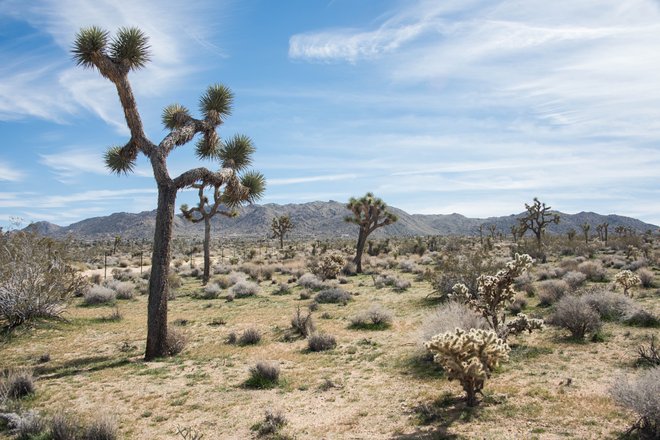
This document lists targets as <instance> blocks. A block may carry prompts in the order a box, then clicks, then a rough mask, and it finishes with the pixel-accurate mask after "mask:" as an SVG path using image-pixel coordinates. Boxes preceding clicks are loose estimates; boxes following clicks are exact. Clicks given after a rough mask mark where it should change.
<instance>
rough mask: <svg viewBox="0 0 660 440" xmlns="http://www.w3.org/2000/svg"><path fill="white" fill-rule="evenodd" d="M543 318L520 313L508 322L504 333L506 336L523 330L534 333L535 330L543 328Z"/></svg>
mask: <svg viewBox="0 0 660 440" xmlns="http://www.w3.org/2000/svg"><path fill="white" fill-rule="evenodd" d="M543 324H544V322H543V320H542V319H536V318H529V317H528V316H527V315H525V314H524V313H518V314H517V315H516V316H515V317H514V318H513V319H511V320H510V321H508V322H507V323H506V327H505V328H504V330H503V331H502V335H501V336H503V337H504V338H506V337H507V336H509V335H518V334H520V333H523V332H528V333H532V331H534V330H542V329H543Z"/></svg>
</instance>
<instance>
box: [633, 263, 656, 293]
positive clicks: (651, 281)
mask: <svg viewBox="0 0 660 440" xmlns="http://www.w3.org/2000/svg"><path fill="white" fill-rule="evenodd" d="M637 276H638V277H639V281H640V283H641V284H642V287H643V288H645V289H649V288H651V287H655V274H654V273H653V271H652V270H649V269H646V268H643V269H639V270H638V271H637Z"/></svg>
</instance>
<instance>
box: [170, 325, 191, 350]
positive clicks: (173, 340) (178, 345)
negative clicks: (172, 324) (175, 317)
mask: <svg viewBox="0 0 660 440" xmlns="http://www.w3.org/2000/svg"><path fill="white" fill-rule="evenodd" d="M187 343H188V338H187V337H186V335H185V333H183V332H181V331H179V330H176V329H173V328H170V329H168V330H167V339H166V340H165V345H166V346H167V354H168V355H169V356H176V355H177V354H179V353H181V352H182V351H183V349H184V348H186V344H187Z"/></svg>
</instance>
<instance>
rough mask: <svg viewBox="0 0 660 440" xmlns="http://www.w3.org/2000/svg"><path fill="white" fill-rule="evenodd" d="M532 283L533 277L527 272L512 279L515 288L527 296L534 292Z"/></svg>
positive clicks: (532, 294)
mask: <svg viewBox="0 0 660 440" xmlns="http://www.w3.org/2000/svg"><path fill="white" fill-rule="evenodd" d="M533 283H534V277H533V276H532V274H530V273H529V272H525V273H523V274H522V275H519V276H517V277H516V278H514V279H513V285H514V286H515V288H516V290H519V291H522V292H525V293H526V294H527V296H534V294H535V293H536V289H535V288H534V284H533Z"/></svg>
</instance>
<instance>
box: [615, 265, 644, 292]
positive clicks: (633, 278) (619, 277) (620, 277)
mask: <svg viewBox="0 0 660 440" xmlns="http://www.w3.org/2000/svg"><path fill="white" fill-rule="evenodd" d="M614 282H615V283H616V284H618V285H620V286H621V287H623V294H624V295H627V296H630V297H632V293H630V289H631V288H632V287H635V286H637V285H639V284H641V283H642V280H641V279H640V278H639V277H638V276H637V275H635V274H634V273H632V272H631V271H629V270H622V271H621V272H619V273H617V274H616V275H614Z"/></svg>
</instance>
